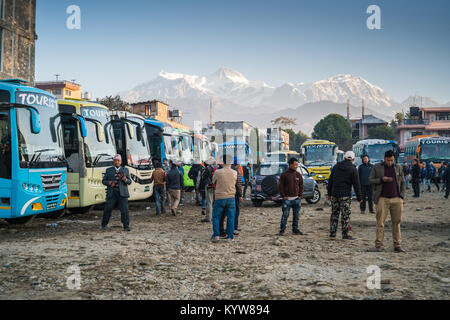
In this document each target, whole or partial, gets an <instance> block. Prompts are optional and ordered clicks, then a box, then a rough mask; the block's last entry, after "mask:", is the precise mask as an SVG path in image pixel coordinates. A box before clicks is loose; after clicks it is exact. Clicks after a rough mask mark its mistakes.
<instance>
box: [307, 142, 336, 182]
mask: <svg viewBox="0 0 450 320" xmlns="http://www.w3.org/2000/svg"><path fill="white" fill-rule="evenodd" d="M301 157H302V160H303V164H304V165H305V166H306V167H307V168H308V171H309V172H311V173H313V176H314V179H315V180H316V181H317V182H323V181H325V180H328V179H329V178H330V174H331V168H332V167H333V166H334V165H335V164H336V161H337V157H338V146H337V144H336V143H334V142H331V141H328V140H313V139H309V140H306V141H305V142H304V143H303V144H302V146H301Z"/></svg>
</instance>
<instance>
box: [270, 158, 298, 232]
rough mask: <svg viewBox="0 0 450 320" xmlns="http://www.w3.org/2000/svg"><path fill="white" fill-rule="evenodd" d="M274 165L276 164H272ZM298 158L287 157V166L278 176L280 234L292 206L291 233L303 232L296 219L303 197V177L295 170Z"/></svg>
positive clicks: (284, 227) (283, 229)
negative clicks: (280, 208) (280, 203)
mask: <svg viewBox="0 0 450 320" xmlns="http://www.w3.org/2000/svg"><path fill="white" fill-rule="evenodd" d="M274 165H276V164H274ZM297 168H298V160H297V159H296V158H291V159H289V168H288V169H287V170H286V171H285V172H283V173H282V174H281V176H280V181H279V190H280V196H281V197H282V199H283V201H282V203H283V207H282V212H283V214H282V216H281V223H280V236H282V235H284V232H285V230H286V224H287V220H288V218H289V211H290V209H291V208H292V215H293V219H292V233H293V234H296V235H302V234H303V232H301V231H300V229H299V228H298V219H299V217H300V209H301V204H302V202H301V201H302V197H303V190H304V186H303V177H302V175H301V174H300V173H299V172H298V171H297Z"/></svg>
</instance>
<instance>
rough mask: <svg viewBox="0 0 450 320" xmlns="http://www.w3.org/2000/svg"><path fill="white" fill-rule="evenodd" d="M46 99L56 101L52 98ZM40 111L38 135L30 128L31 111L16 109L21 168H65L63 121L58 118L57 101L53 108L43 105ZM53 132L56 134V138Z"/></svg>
mask: <svg viewBox="0 0 450 320" xmlns="http://www.w3.org/2000/svg"><path fill="white" fill-rule="evenodd" d="M33 95H37V94H33ZM39 95H40V96H44V95H43V94H39ZM46 98H47V99H48V100H54V99H53V98H51V97H50V96H46ZM38 110H39V117H40V122H41V130H40V132H39V133H37V134H36V133H33V132H32V129H31V126H30V117H31V111H30V110H29V109H23V108H20V109H19V108H17V109H16V115H17V136H18V145H19V163H20V167H21V168H29V167H33V168H47V167H63V166H65V165H66V163H65V158H64V149H63V142H62V136H61V119H60V117H59V116H58V109H57V103H56V100H54V106H53V107H49V106H42V105H41V106H39V108H38ZM52 131H53V132H54V133H55V134H54V136H53V135H52V133H51V132H52ZM55 140H56V141H55Z"/></svg>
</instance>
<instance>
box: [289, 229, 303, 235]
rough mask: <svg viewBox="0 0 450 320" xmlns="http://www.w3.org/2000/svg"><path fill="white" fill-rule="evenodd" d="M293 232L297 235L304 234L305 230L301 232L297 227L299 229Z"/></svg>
mask: <svg viewBox="0 0 450 320" xmlns="http://www.w3.org/2000/svg"><path fill="white" fill-rule="evenodd" d="M292 234H296V235H299V236H302V235H303V232H301V231H300V230H298V229H297V230H294V231H292Z"/></svg>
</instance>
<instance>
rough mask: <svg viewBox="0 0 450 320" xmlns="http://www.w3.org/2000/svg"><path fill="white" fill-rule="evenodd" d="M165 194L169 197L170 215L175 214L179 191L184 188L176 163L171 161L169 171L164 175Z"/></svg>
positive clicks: (179, 195) (179, 196)
mask: <svg viewBox="0 0 450 320" xmlns="http://www.w3.org/2000/svg"><path fill="white" fill-rule="evenodd" d="M166 188H167V196H168V199H169V205H170V210H171V211H172V215H174V216H175V215H176V214H177V209H178V204H179V203H180V198H181V192H182V191H183V188H184V177H183V175H182V174H181V173H180V171H179V170H178V166H177V164H176V163H173V162H172V163H171V167H170V170H169V172H167V175H166Z"/></svg>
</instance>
